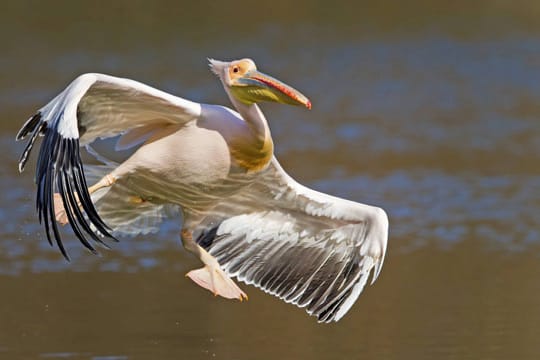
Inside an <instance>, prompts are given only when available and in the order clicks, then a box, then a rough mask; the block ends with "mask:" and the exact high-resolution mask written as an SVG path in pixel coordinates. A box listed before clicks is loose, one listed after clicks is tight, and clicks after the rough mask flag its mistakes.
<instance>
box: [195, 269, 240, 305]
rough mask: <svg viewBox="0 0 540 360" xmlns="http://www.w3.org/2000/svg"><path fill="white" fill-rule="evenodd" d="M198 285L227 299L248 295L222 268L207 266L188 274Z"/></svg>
mask: <svg viewBox="0 0 540 360" xmlns="http://www.w3.org/2000/svg"><path fill="white" fill-rule="evenodd" d="M186 276H187V277H189V278H190V279H191V280H193V281H194V282H195V283H196V284H197V285H199V286H201V287H203V288H205V289H208V290H210V291H211V292H212V293H213V294H214V295H215V296H217V295H219V296H222V297H224V298H226V299H238V300H240V301H242V300H244V299H245V300H247V299H248V296H247V295H246V293H245V292H243V291H242V290H241V289H240V288H239V287H238V285H236V284H235V282H234V281H232V280H231V279H230V278H229V277H228V276H227V275H226V274H225V273H224V272H223V270H221V269H220V268H217V267H212V266H208V265H207V266H205V267H203V268H200V269H197V270H192V271H190V272H189V273H187V274H186Z"/></svg>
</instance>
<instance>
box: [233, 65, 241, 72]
mask: <svg viewBox="0 0 540 360" xmlns="http://www.w3.org/2000/svg"><path fill="white" fill-rule="evenodd" d="M232 71H233V73H237V72H239V71H240V69H239V68H238V66H235V67H233V69H232Z"/></svg>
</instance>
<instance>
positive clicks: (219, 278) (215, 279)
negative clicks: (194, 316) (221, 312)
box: [181, 229, 248, 301]
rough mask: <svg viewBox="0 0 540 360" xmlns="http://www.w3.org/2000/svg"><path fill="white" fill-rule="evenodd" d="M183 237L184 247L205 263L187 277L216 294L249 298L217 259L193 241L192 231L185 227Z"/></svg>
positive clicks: (228, 297)
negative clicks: (222, 268)
mask: <svg viewBox="0 0 540 360" xmlns="http://www.w3.org/2000/svg"><path fill="white" fill-rule="evenodd" d="M181 237H182V243H183V244H184V247H185V248H186V249H187V250H189V251H190V252H192V253H193V254H195V255H197V257H198V258H199V259H201V261H202V262H203V263H204V267H202V268H200V269H197V270H192V271H190V272H188V273H187V274H186V276H187V277H189V278H190V279H191V280H193V281H194V282H195V283H196V284H197V285H199V286H201V287H203V288H205V289H208V290H210V291H211V292H212V293H213V294H214V295H216V296H217V295H219V296H222V297H224V298H227V299H238V300H240V301H242V300H244V299H245V300H247V299H248V297H247V295H246V293H245V292H243V291H242V290H241V289H240V288H239V287H238V285H236V284H235V282H234V281H232V280H231V278H229V277H228V276H227V274H225V272H224V271H223V270H221V266H220V265H219V263H218V262H217V260H216V259H215V258H214V257H213V256H212V255H210V254H209V253H208V252H207V251H206V250H204V249H203V248H202V247H200V246H199V245H198V244H196V243H195V241H193V235H192V234H191V231H189V230H186V229H183V230H182V233H181Z"/></svg>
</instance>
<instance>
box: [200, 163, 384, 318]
mask: <svg viewBox="0 0 540 360" xmlns="http://www.w3.org/2000/svg"><path fill="white" fill-rule="evenodd" d="M226 202H227V203H224V204H221V205H220V206H218V207H216V208H215V209H213V210H212V212H211V213H210V214H209V215H208V217H207V218H206V220H205V221H204V222H203V223H202V224H201V225H200V226H199V227H198V228H197V230H196V231H195V236H197V237H196V238H197V241H198V243H199V244H200V245H201V246H203V247H204V248H206V249H207V250H208V251H209V253H210V254H211V255H212V256H214V257H216V259H217V260H218V261H219V263H220V264H221V266H222V267H223V268H224V270H225V271H226V272H227V273H228V274H229V275H230V276H236V277H237V278H238V279H239V280H240V281H243V282H245V283H247V284H253V285H255V286H257V287H259V288H262V289H263V290H264V291H266V292H268V293H270V294H273V295H276V296H278V297H280V298H281V299H283V300H285V301H286V302H290V303H293V304H295V305H297V306H299V307H306V310H307V312H308V313H309V314H310V315H315V316H317V317H318V319H319V321H320V322H330V321H337V320H339V319H340V318H341V317H342V316H343V315H345V313H346V312H347V311H348V310H349V309H350V307H351V306H352V304H353V303H354V302H355V301H356V299H357V298H358V296H359V295H360V293H361V292H362V289H363V288H364V285H365V284H366V282H367V280H368V278H369V276H370V274H372V282H373V281H375V279H376V278H377V276H378V274H379V272H380V270H381V266H382V264H383V261H384V256H385V251H386V242H387V236H388V218H387V216H386V213H385V212H384V211H383V210H382V209H380V208H377V207H372V206H368V205H363V204H359V203H355V202H352V201H348V200H344V199H340V198H337V197H333V196H330V195H326V194H323V193H319V192H317V191H314V190H310V189H308V188H306V187H304V186H302V185H300V184H298V183H297V182H296V181H294V180H293V179H292V178H291V177H290V176H288V175H287V174H286V173H285V172H284V170H283V169H282V168H281V166H280V165H279V163H278V162H277V160H276V159H275V158H273V159H272V162H271V164H270V165H269V167H268V168H267V169H266V170H264V172H263V174H262V176H261V177H260V178H259V180H257V181H256V182H255V183H254V184H252V185H250V186H249V188H247V189H243V191H242V192H241V193H238V194H236V195H233V196H232V197H231V198H228V199H227V200H226Z"/></svg>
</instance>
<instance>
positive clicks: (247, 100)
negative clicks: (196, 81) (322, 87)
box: [209, 59, 311, 109]
mask: <svg viewBox="0 0 540 360" xmlns="http://www.w3.org/2000/svg"><path fill="white" fill-rule="evenodd" d="M209 62H210V69H212V71H213V72H214V73H215V74H216V75H217V76H218V77H219V78H220V80H221V82H222V83H223V85H224V86H225V89H226V90H227V91H228V92H229V93H230V94H231V95H232V96H234V98H236V99H238V100H239V101H241V102H242V103H244V104H248V105H251V104H253V103H258V102H261V101H273V102H278V103H282V104H290V105H302V106H305V107H307V108H308V109H311V101H309V99H308V98H307V97H305V96H304V95H303V94H302V93H301V92H300V91H298V90H296V89H294V88H292V87H290V86H289V85H287V84H284V83H282V82H281V81H279V80H277V79H274V78H273V77H271V76H268V75H266V74H263V73H261V72H260V71H258V70H257V66H256V65H255V63H254V62H253V60H251V59H242V60H235V61H231V62H224V61H218V60H213V59H209Z"/></svg>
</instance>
